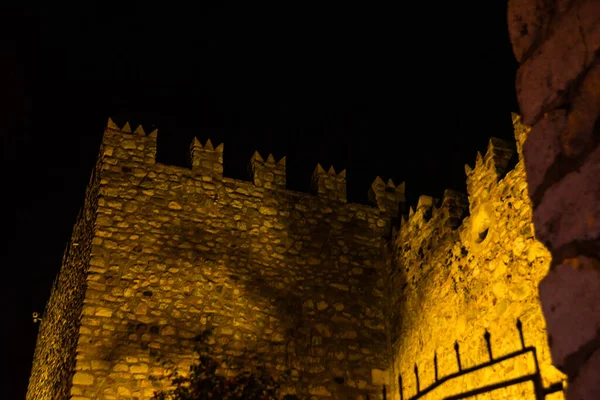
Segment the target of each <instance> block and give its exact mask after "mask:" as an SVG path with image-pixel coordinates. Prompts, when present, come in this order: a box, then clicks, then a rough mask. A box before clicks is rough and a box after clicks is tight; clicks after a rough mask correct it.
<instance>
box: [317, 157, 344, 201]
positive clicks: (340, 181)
mask: <svg viewBox="0 0 600 400" xmlns="http://www.w3.org/2000/svg"><path fill="white" fill-rule="evenodd" d="M312 189H313V191H314V192H315V193H316V194H318V195H319V196H320V197H323V198H327V199H329V200H333V201H338V202H342V203H345V202H346V201H347V200H346V170H343V171H342V172H340V173H339V174H338V173H336V172H335V169H334V168H333V165H332V166H331V167H329V170H328V171H325V169H324V168H323V167H322V166H321V164H317V167H316V168H315V170H314V172H313V174H312Z"/></svg>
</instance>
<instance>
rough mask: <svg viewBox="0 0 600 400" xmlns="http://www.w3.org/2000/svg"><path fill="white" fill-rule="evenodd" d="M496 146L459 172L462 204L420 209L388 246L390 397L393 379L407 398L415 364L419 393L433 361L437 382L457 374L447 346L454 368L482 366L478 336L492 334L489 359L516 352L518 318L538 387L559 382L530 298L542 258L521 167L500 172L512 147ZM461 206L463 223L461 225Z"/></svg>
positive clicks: (479, 380) (477, 379)
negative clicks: (536, 364) (464, 193)
mask: <svg viewBox="0 0 600 400" xmlns="http://www.w3.org/2000/svg"><path fill="white" fill-rule="evenodd" d="M514 123H515V136H516V137H517V140H518V141H520V142H522V141H523V140H524V138H523V135H525V134H526V132H527V129H523V127H522V126H521V125H520V123H519V119H518V118H515V119H514ZM501 144H502V143H500V142H496V141H491V143H490V146H489V147H488V151H487V152H486V155H485V156H481V155H478V157H477V161H476V164H475V167H474V168H473V169H469V170H468V173H467V190H468V203H467V202H466V201H465V200H464V199H463V200H459V201H456V202H455V203H453V204H452V206H451V207H449V205H450V204H451V203H450V202H447V200H446V199H444V200H445V201H443V202H442V206H441V207H439V208H437V207H433V206H431V207H429V206H425V204H426V203H427V202H423V207H417V209H416V211H414V212H413V214H412V216H411V217H409V218H408V221H406V222H405V223H403V225H402V228H401V229H400V231H399V232H398V233H397V235H396V236H395V237H394V239H393V241H392V246H393V248H392V251H393V255H392V260H393V261H392V268H393V271H394V272H393V273H392V275H391V277H390V296H391V299H390V301H391V306H390V314H389V317H388V319H389V324H390V335H391V337H390V340H391V342H392V351H393V353H392V357H393V364H392V371H391V375H392V379H391V381H390V384H391V388H390V390H389V393H390V394H391V395H392V396H396V397H392V398H393V399H398V398H399V397H398V396H397V395H396V393H398V387H397V386H398V383H397V382H398V376H399V375H401V377H402V386H403V389H402V390H403V394H404V398H408V397H410V396H413V395H415V394H416V384H417V383H416V378H415V373H414V366H415V363H416V364H417V366H418V371H419V384H420V387H421V389H423V388H425V387H426V386H428V385H430V384H432V383H433V382H434V379H435V375H434V370H435V367H434V356H437V370H438V377H439V378H442V377H444V376H446V375H449V374H450V373H454V372H456V370H457V361H456V356H455V350H454V343H455V341H458V343H459V344H460V354H461V362H462V367H463V368H467V367H470V366H473V365H475V364H479V363H482V362H485V361H488V360H489V358H488V355H487V352H486V349H485V342H484V340H483V335H484V332H485V331H486V330H488V331H489V332H490V333H491V343H492V348H493V352H494V354H495V355H497V356H500V355H503V354H506V353H509V352H513V351H516V350H518V349H520V348H521V344H520V340H519V333H518V330H517V328H516V321H517V318H520V319H521V321H522V323H523V334H524V338H525V341H526V343H527V345H533V346H536V348H537V349H538V357H539V361H540V369H541V372H542V377H543V380H544V384H545V385H546V386H549V385H550V384H552V383H556V382H559V381H561V380H562V379H564V375H563V374H562V373H561V372H560V371H559V370H557V369H556V368H555V367H553V366H552V365H551V363H552V360H551V356H550V349H549V346H548V343H547V337H546V334H545V322H544V318H543V314H542V309H541V307H540V304H539V301H538V295H537V285H538V283H539V282H540V281H541V279H542V277H543V276H544V275H545V273H546V272H547V270H548V268H549V266H550V254H549V253H548V251H547V250H546V249H545V248H544V246H543V245H542V244H541V243H540V242H538V241H537V240H536V239H535V238H534V234H533V231H532V229H531V228H532V208H531V203H530V201H529V198H528V192H527V182H526V179H525V169H524V165H523V160H522V159H520V160H519V162H518V164H517V165H516V167H515V168H514V169H513V170H511V171H506V170H505V169H506V160H507V159H508V158H510V156H511V155H512V154H511V151H510V150H511V146H507V145H506V144H502V145H501ZM434 203H435V202H434ZM427 204H429V203H427ZM443 204H447V205H446V206H444V205H443ZM434 205H435V204H434ZM466 207H468V208H469V213H470V216H468V217H467V218H464V219H462V218H463V217H464V211H465V208H466ZM445 208H447V211H448V212H444V209H445ZM456 219H458V220H459V222H458V223H456V222H455V221H456ZM461 219H462V221H461ZM525 370H526V366H525V365H521V364H519V363H518V362H515V363H513V364H510V365H509V364H506V365H505V366H504V367H499V368H497V369H496V370H495V371H494V374H497V375H496V376H497V378H498V379H499V380H500V379H509V378H515V377H517V376H518V375H519V374H524V371H525ZM487 373H488V374H489V371H488V372H487ZM485 374H486V372H482V374H481V375H478V374H474V375H470V376H468V377H467V378H466V379H464V380H463V379H456V380H452V381H449V382H448V383H446V384H444V386H443V390H442V391H439V390H438V391H436V392H435V394H434V393H432V398H438V397H439V398H441V397H443V396H442V395H444V396H447V395H451V394H458V393H462V392H464V391H465V390H467V389H468V388H469V389H473V388H475V387H481V386H482V384H483V383H484V382H486V381H487V380H489V379H491V377H490V376H489V375H485ZM498 395H503V396H505V398H511V399H520V398H529V396H530V395H531V396H533V393H524V392H522V388H518V387H517V386H514V387H511V388H506V389H503V393H499V394H498Z"/></svg>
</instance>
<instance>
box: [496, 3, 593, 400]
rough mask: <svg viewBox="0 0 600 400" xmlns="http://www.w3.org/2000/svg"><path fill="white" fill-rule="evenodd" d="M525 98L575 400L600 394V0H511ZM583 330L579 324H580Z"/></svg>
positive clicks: (540, 222)
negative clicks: (599, 55) (599, 361)
mask: <svg viewBox="0 0 600 400" xmlns="http://www.w3.org/2000/svg"><path fill="white" fill-rule="evenodd" d="M508 21H509V30H510V37H511V40H512V43H513V49H514V53H515V55H516V57H517V59H518V60H519V62H520V63H521V66H520V67H519V71H518V73H517V82H516V86H517V94H518V99H519V104H520V108H521V112H522V114H523V121H524V122H525V123H526V124H528V125H531V126H532V131H531V133H530V135H529V137H528V139H527V141H526V143H525V145H524V156H525V167H526V170H527V178H528V181H529V195H530V196H531V200H532V203H533V220H534V223H535V229H536V232H537V236H538V239H539V240H540V241H541V242H543V243H544V245H545V246H546V247H547V248H548V249H549V250H550V251H551V254H552V265H551V268H550V272H549V274H548V276H547V277H546V278H544V280H543V281H542V283H541V284H540V295H541V301H542V307H543V309H544V315H545V317H546V320H547V322H548V331H549V332H548V333H549V339H550V342H551V348H552V358H553V362H554V364H555V365H556V366H558V367H559V368H560V369H562V370H563V371H564V372H565V373H567V374H568V376H569V389H568V394H567V398H568V399H597V398H600V379H598V376H600V367H599V363H598V359H600V335H599V333H598V332H600V298H599V296H600V295H599V293H600V273H599V271H600V262H599V258H600V250H599V249H600V201H599V200H600V179H598V177H599V173H600V147H599V146H598V144H599V139H600V130H599V129H600V124H599V123H598V121H599V116H600V64H599V61H598V54H599V51H600V2H599V1H597V0H560V1H558V0H555V1H553V0H510V1H509V11H508ZM575 327H576V328H575Z"/></svg>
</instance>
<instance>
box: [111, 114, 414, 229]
mask: <svg viewBox="0 0 600 400" xmlns="http://www.w3.org/2000/svg"><path fill="white" fill-rule="evenodd" d="M157 134H158V131H157V130H154V131H153V132H152V133H151V134H149V135H146V134H145V132H144V130H143V128H142V127H141V126H139V127H138V128H137V129H136V130H135V131H133V132H132V130H131V128H130V125H129V123H126V124H125V125H124V126H123V127H122V128H120V127H119V126H118V125H117V124H116V123H115V122H114V121H113V120H112V119H110V118H109V119H108V123H107V126H106V129H105V132H104V138H103V149H102V152H103V155H104V156H105V157H104V158H105V161H106V163H108V164H110V165H112V167H111V169H113V170H114V171H116V172H118V171H120V170H121V168H123V167H125V168H126V169H129V168H132V167H135V165H134V164H136V163H139V164H146V165H148V164H157V163H156V139H157ZM223 150H224V144H223V143H221V144H219V145H218V146H216V147H215V146H214V145H213V143H212V142H211V140H210V139H207V141H206V142H205V144H202V142H200V140H198V138H196V137H194V139H193V140H192V143H191V144H190V148H189V165H188V168H185V167H176V166H165V167H168V168H172V169H177V170H180V172H177V173H176V174H177V175H180V174H181V175H182V176H183V175H187V174H189V175H190V176H197V177H199V178H200V179H201V180H202V181H204V182H212V183H213V184H214V183H219V184H223V182H225V181H227V182H230V183H232V184H236V185H243V186H245V185H248V182H246V181H242V180H237V179H230V178H227V177H224V175H223ZM138 167H139V168H140V171H141V170H142V169H144V167H143V165H138ZM161 168H162V166H161ZM185 170H187V171H189V172H185ZM140 173H141V172H140ZM248 173H249V177H250V180H251V182H252V183H253V184H254V187H256V188H261V189H270V190H282V191H288V189H287V188H286V157H282V158H281V159H280V160H279V161H277V160H275V157H274V156H273V155H272V154H269V155H268V156H267V157H266V158H264V157H263V156H262V155H261V154H260V153H259V152H258V151H256V152H254V154H253V155H252V157H251V159H250V162H249V164H248ZM404 188H405V185H404V183H401V184H400V185H398V186H396V185H395V184H394V182H393V181H392V180H391V179H390V180H388V182H387V184H386V183H385V182H384V181H383V180H382V179H381V178H379V177H377V178H376V179H375V181H374V182H373V184H372V185H371V187H370V188H369V200H370V202H371V203H372V204H373V206H375V207H373V208H372V211H373V212H377V213H378V214H379V215H380V217H381V218H384V219H387V220H389V219H391V218H394V217H397V216H398V211H399V210H400V209H401V208H402V207H404V204H405V202H406V199H405V193H404ZM311 189H312V192H313V193H312V194H313V195H316V197H317V198H318V199H321V200H323V201H326V202H331V203H332V205H335V204H337V205H343V204H346V203H347V195H346V193H347V190H346V171H345V170H343V171H341V172H339V173H337V172H336V171H335V169H334V168H333V166H332V167H330V168H329V169H328V170H327V171H326V170H325V169H324V168H323V167H322V165H321V164H317V167H316V168H315V170H314V172H313V174H312V177H311ZM293 193H295V194H296V195H300V193H296V192H293ZM301 195H306V196H310V194H301ZM365 207H367V208H371V207H369V206H362V205H361V208H365ZM386 226H388V229H389V221H388V222H387V223H386Z"/></svg>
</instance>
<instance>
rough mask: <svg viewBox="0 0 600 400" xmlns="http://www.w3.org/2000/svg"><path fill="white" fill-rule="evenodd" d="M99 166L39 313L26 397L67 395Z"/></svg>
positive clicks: (51, 398) (46, 398) (52, 399)
mask: <svg viewBox="0 0 600 400" xmlns="http://www.w3.org/2000/svg"><path fill="white" fill-rule="evenodd" d="M99 167H100V160H99V161H98V163H97V165H96V169H95V170H94V172H93V174H92V177H91V178H90V182H89V185H88V188H87V191H86V194H85V203H84V207H83V209H82V211H81V212H80V213H79V215H78V217H77V221H76V223H75V226H74V227H73V233H72V237H71V242H70V243H69V245H68V246H67V248H66V250H65V254H64V256H63V261H62V268H61V272H60V274H59V276H58V278H57V279H56V281H55V282H54V285H53V287H52V290H51V293H50V298H49V300H48V303H47V304H46V309H45V311H44V313H43V315H42V321H41V323H40V327H39V331H38V338H37V343H36V347H35V353H34V359H33V366H32V370H31V376H30V378H29V386H28V390H27V396H26V398H27V400H55V399H66V398H68V396H69V392H70V389H71V378H72V376H73V370H74V366H75V356H76V353H75V352H76V348H77V340H78V336H79V333H78V331H79V320H80V316H81V311H82V308H83V298H84V295H85V289H86V276H87V272H88V266H89V260H90V254H91V246H92V237H93V231H94V221H95V218H96V209H97V195H98V185H99V179H98V175H99V172H100V171H99Z"/></svg>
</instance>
